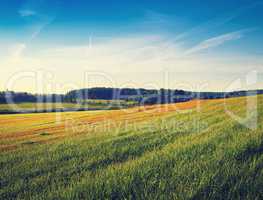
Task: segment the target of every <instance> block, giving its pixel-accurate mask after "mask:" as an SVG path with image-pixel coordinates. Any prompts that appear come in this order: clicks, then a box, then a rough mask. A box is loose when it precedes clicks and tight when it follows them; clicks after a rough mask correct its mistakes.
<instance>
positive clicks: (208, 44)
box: [185, 29, 248, 55]
mask: <svg viewBox="0 0 263 200" xmlns="http://www.w3.org/2000/svg"><path fill="white" fill-rule="evenodd" d="M247 31H248V29H243V30H239V31H235V32H230V33H226V34H222V35H219V36H216V37H213V38H209V39H207V40H204V41H202V42H200V43H199V44H197V45H196V46H194V47H192V48H190V49H188V50H186V51H185V54H186V55H188V54H194V53H199V52H202V51H204V50H207V49H210V48H215V47H218V46H220V45H223V44H224V43H226V42H229V41H234V40H238V39H240V38H242V37H243V36H244V33H245V32H247Z"/></svg>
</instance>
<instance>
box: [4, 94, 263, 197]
mask: <svg viewBox="0 0 263 200" xmlns="http://www.w3.org/2000/svg"><path fill="white" fill-rule="evenodd" d="M249 102H254V103H255V102H256V107H255V105H254V108H255V109H252V110H250V111H249V112H247V110H248V109H251V104H250V103H249ZM253 111H254V112H253ZM233 116H238V117H239V118H238V119H241V118H242V119H244V120H243V121H242V123H240V122H238V121H237V120H236V118H235V117H233ZM246 116H247V117H246ZM245 117H246V118H245ZM255 122H257V123H256V126H250V125H251V124H252V125H253V124H254V123H255ZM262 125H263V96H261V95H259V96H255V97H252V96H251V97H240V98H231V99H216V100H194V101H189V102H185V103H177V104H167V105H153V106H146V107H133V108H127V109H121V110H98V111H83V112H64V113H37V114H17V115H0V151H1V153H0V199H258V200H259V199H263V126H262ZM251 127H253V128H251Z"/></svg>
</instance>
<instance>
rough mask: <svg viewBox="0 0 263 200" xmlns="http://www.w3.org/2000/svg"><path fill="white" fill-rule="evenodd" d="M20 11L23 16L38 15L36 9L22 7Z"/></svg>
mask: <svg viewBox="0 0 263 200" xmlns="http://www.w3.org/2000/svg"><path fill="white" fill-rule="evenodd" d="M18 13H19V15H20V16H21V17H30V16H34V15H37V12H36V11H34V10H30V9H21V10H19V11H18Z"/></svg>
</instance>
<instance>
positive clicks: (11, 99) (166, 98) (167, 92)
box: [0, 87, 263, 104]
mask: <svg viewBox="0 0 263 200" xmlns="http://www.w3.org/2000/svg"><path fill="white" fill-rule="evenodd" d="M256 94H263V90H250V91H234V92H228V93H226V92H191V91H184V90H171V89H160V90H149V89H142V88H140V89H131V88H122V89H121V88H103V87H100V88H88V89H80V90H73V91H70V92H68V93H66V94H46V95H43V94H41V95H40V94H30V93H26V92H12V91H6V92H0V103H1V104H6V103H25V102H29V103H30V102H32V103H34V102H47V103H50V102H63V103H64V102H65V103H82V102H85V100H89V99H101V100H125V101H135V102H137V103H138V104H159V103H161V104H164V103H176V102H184V101H189V100H192V99H218V98H230V97H241V96H251V95H256Z"/></svg>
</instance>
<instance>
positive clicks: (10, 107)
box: [0, 99, 136, 114]
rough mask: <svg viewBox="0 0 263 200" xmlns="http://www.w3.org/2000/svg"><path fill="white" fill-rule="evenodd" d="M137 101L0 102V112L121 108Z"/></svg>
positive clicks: (133, 104)
mask: <svg viewBox="0 0 263 200" xmlns="http://www.w3.org/2000/svg"><path fill="white" fill-rule="evenodd" d="M135 105H136V102H132V101H122V100H96V99H95V100H87V101H85V102H82V103H18V104H0V114H1V113H6V112H45V111H50V110H63V109H87V108H88V109H95V110H96V109H98V110H108V109H120V108H128V107H132V106H135Z"/></svg>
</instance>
